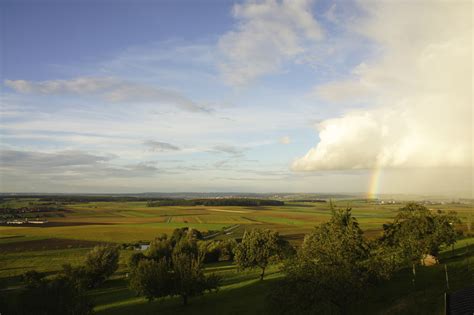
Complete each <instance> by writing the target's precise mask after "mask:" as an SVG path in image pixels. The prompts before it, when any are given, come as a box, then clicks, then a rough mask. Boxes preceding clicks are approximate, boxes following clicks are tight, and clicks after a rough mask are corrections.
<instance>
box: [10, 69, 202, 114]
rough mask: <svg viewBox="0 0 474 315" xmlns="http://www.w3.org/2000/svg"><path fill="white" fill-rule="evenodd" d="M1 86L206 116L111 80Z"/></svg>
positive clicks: (178, 97) (187, 103)
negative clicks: (95, 98)
mask: <svg viewBox="0 0 474 315" xmlns="http://www.w3.org/2000/svg"><path fill="white" fill-rule="evenodd" d="M4 84H5V85H6V86H8V87H9V88H11V89H13V90H15V91H17V92H19V93H22V94H41V95H63V94H75V95H86V96H99V97H101V98H102V99H104V100H107V101H110V102H133V103H157V104H163V105H168V106H175V107H178V108H181V109H183V110H187V111H192V112H209V111H210V109H209V108H206V107H205V106H203V105H200V104H197V103H196V102H194V101H192V100H190V99H189V98H187V97H186V96H184V95H182V94H181V93H179V92H177V91H173V90H169V89H163V88H160V87H156V86H151V85H147V84H141V83H134V82H129V81H125V80H121V79H118V78H114V77H79V78H74V79H70V80H47V81H39V82H34V81H25V80H5V81H4Z"/></svg>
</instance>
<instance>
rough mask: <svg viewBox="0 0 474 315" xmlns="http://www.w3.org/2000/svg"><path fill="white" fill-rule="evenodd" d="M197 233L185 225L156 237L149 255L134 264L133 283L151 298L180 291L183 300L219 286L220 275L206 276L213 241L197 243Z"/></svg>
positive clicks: (135, 287)
mask: <svg viewBox="0 0 474 315" xmlns="http://www.w3.org/2000/svg"><path fill="white" fill-rule="evenodd" d="M198 237H199V233H198V231H196V230H192V229H191V230H189V229H187V228H185V229H176V230H175V231H174V232H173V234H172V236H171V238H170V239H168V238H167V237H160V238H157V239H155V241H154V244H153V248H152V247H151V246H150V249H151V250H149V251H148V252H147V256H144V257H141V259H137V261H138V263H137V264H136V265H135V267H134V268H132V271H131V273H130V287H131V288H132V289H133V290H134V291H136V292H137V293H138V294H139V295H142V296H145V297H146V298H147V299H148V300H152V299H154V298H161V297H165V296H174V295H179V296H181V297H182V299H183V304H187V303H188V298H190V297H193V296H196V295H200V294H202V293H203V292H204V291H211V290H217V288H218V286H219V284H220V277H218V276H217V275H208V276H206V275H205V274H204V272H203V269H202V262H203V260H204V257H205V254H206V251H207V246H208V245H210V244H211V243H210V242H202V241H199V243H198ZM163 248H165V249H166V250H162V249H163ZM163 253H166V255H164V254H163ZM169 253H171V255H170V256H168V255H169ZM143 258H145V259H143ZM131 265H132V264H131Z"/></svg>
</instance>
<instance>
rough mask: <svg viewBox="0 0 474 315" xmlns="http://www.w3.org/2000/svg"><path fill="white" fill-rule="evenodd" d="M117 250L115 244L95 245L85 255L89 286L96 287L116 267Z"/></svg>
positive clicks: (117, 259)
mask: <svg viewBox="0 0 474 315" xmlns="http://www.w3.org/2000/svg"><path fill="white" fill-rule="evenodd" d="M119 255H120V253H119V250H118V247H117V246H113V245H107V246H105V245H104V246H96V247H94V248H93V249H92V250H91V251H90V252H89V253H88V254H87V257H86V262H85V266H84V267H85V269H86V272H87V274H88V275H89V277H90V286H91V287H97V286H98V285H100V284H102V283H103V282H104V281H105V280H106V279H107V278H109V277H110V276H111V275H112V274H113V273H114V272H115V271H117V269H118V261H119Z"/></svg>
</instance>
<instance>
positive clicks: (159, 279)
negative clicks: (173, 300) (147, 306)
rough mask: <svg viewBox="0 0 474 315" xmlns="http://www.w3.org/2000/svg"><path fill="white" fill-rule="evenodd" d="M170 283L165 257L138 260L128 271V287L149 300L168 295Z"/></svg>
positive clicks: (170, 288) (170, 275)
mask: <svg viewBox="0 0 474 315" xmlns="http://www.w3.org/2000/svg"><path fill="white" fill-rule="evenodd" d="M172 285H173V279H172V274H171V273H170V272H169V263H168V262H167V260H166V258H161V259H159V260H152V259H143V260H140V261H139V262H138V264H137V265H136V267H135V268H133V269H132V270H131V273H130V288H132V289H133V290H134V291H135V292H137V293H138V294H139V295H142V296H144V297H146V298H147V299H148V300H149V301H151V300H153V299H155V298H160V297H164V296H167V295H170V292H172Z"/></svg>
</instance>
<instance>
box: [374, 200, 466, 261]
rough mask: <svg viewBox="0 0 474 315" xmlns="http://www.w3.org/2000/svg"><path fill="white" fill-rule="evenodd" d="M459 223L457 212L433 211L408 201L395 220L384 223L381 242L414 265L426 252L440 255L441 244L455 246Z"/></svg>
mask: <svg viewBox="0 0 474 315" xmlns="http://www.w3.org/2000/svg"><path fill="white" fill-rule="evenodd" d="M459 223H460V220H459V218H458V217H457V215H456V213H455V212H448V213H445V212H443V211H438V212H436V213H433V212H431V211H430V210H428V209H427V208H426V207H425V206H423V205H419V204H416V203H409V204H407V205H406V206H405V207H403V208H401V209H400V211H399V213H398V214H397V216H396V217H395V220H394V222H393V223H391V224H385V225H384V226H383V229H384V234H383V237H382V241H383V242H384V244H385V245H387V246H389V247H391V248H392V249H393V250H395V251H397V250H398V251H400V252H401V255H402V256H403V258H404V259H405V261H407V262H411V263H412V264H413V265H414V266H415V265H416V264H418V263H419V262H420V261H421V259H422V258H423V256H424V255H426V254H431V255H433V256H435V257H437V256H438V255H439V251H440V247H441V246H443V245H448V246H449V245H453V244H454V243H455V242H456V239H457V237H458V233H457V232H456V229H455V224H459Z"/></svg>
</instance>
